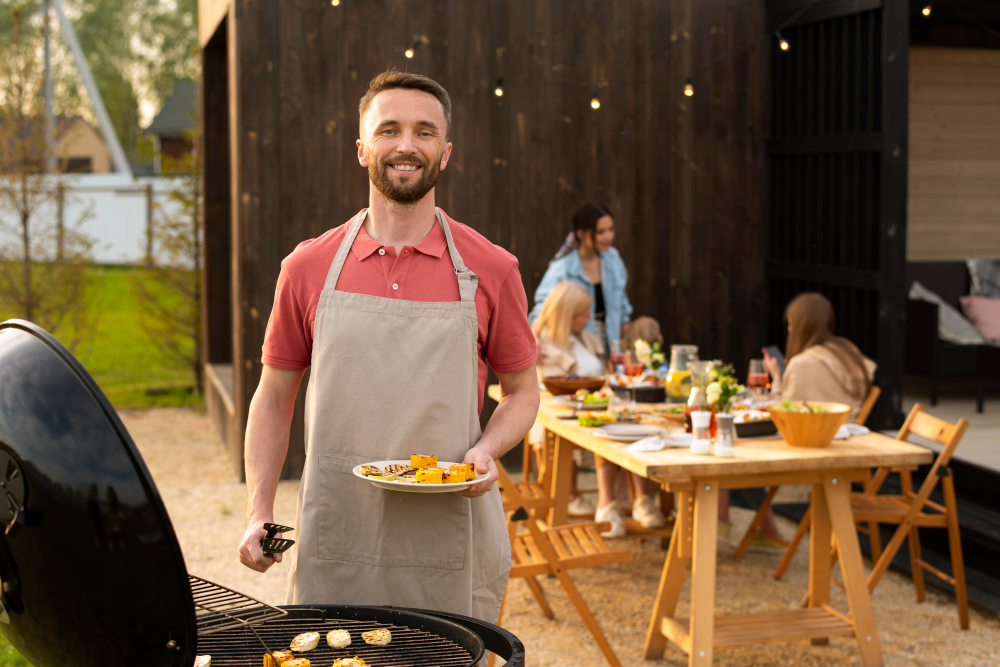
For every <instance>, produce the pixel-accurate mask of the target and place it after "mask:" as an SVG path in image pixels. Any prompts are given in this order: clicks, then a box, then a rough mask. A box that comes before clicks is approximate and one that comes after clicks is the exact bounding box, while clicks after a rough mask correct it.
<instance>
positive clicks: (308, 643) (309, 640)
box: [288, 632, 319, 653]
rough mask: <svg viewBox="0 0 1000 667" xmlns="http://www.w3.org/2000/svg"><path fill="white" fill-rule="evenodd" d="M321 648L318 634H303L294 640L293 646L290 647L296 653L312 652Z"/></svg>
mask: <svg viewBox="0 0 1000 667" xmlns="http://www.w3.org/2000/svg"><path fill="white" fill-rule="evenodd" d="M317 646H319V633H318V632H303V633H302V634H301V635H298V636H297V637H296V638H295V639H293V640H292V643H291V645H290V646H289V647H288V648H290V649H292V650H293V651H295V652H296V653H301V652H303V651H311V650H313V649H314V648H316V647H317Z"/></svg>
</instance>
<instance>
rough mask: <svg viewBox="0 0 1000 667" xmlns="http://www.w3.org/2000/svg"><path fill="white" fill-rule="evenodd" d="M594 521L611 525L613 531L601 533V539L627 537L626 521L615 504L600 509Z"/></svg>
mask: <svg viewBox="0 0 1000 667" xmlns="http://www.w3.org/2000/svg"><path fill="white" fill-rule="evenodd" d="M594 521H597V522H600V523H604V522H607V523H609V524H611V530H609V531H606V532H603V533H601V537H625V521H623V520H622V515H621V514H619V513H618V508H617V507H615V504H614V503H608V504H607V505H605V506H604V507H598V508H597V512H596V513H595V514H594Z"/></svg>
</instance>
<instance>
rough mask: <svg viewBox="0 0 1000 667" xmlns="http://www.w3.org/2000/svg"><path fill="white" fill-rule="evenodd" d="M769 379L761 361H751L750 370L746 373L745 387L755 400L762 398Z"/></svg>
mask: <svg viewBox="0 0 1000 667" xmlns="http://www.w3.org/2000/svg"><path fill="white" fill-rule="evenodd" d="M769 382H770V377H769V376H768V374H767V371H765V370H764V360H763V359H751V360H750V369H749V370H748V371H747V387H749V388H750V390H751V391H752V392H753V394H754V396H756V397H757V398H762V397H763V396H764V393H765V392H766V391H767V386H768V384H769Z"/></svg>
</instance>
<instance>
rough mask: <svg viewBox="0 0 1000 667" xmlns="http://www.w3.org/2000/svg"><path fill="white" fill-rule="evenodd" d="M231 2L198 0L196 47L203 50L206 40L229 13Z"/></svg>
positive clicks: (224, 0)
mask: <svg viewBox="0 0 1000 667" xmlns="http://www.w3.org/2000/svg"><path fill="white" fill-rule="evenodd" d="M230 4H231V0H198V46H199V47H200V48H205V45H206V44H208V40H210V39H212V35H214V34H215V31H216V30H217V29H218V27H219V24H220V23H222V19H224V18H225V17H226V15H227V14H228V13H229V7H230Z"/></svg>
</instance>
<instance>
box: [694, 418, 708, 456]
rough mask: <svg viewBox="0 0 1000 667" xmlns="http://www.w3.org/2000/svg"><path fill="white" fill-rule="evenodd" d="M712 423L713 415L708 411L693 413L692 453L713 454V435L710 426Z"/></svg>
mask: <svg viewBox="0 0 1000 667" xmlns="http://www.w3.org/2000/svg"><path fill="white" fill-rule="evenodd" d="M711 423H712V413H711V412H709V411H707V410H695V411H694V412H692V413H691V453H692V454H711V453H712V435H711V433H709V425H710V424H711Z"/></svg>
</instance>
